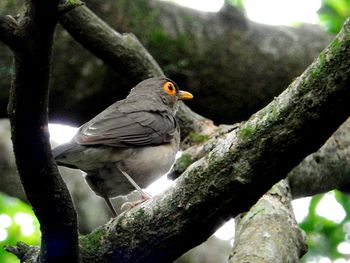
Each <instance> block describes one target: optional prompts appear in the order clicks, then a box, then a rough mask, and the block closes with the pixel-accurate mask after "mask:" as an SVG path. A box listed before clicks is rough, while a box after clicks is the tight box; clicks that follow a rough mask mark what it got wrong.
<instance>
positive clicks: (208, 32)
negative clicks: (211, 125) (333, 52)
mask: <svg viewBox="0 0 350 263" xmlns="http://www.w3.org/2000/svg"><path fill="white" fill-rule="evenodd" d="M9 1H10V0H2V1H1V2H2V3H1V4H0V9H1V8H7V9H6V10H10V11H9V13H10V14H16V13H15V12H11V8H12V9H14V8H15V7H14V6H13V5H14V4H13V3H12V4H11V5H10V4H8V5H6V3H7V2H9ZM11 2H13V1H11ZM17 2H20V1H17ZM86 3H87V5H88V7H90V8H91V9H92V10H93V11H94V12H96V13H97V15H99V16H100V17H103V19H104V20H105V21H106V22H107V23H108V24H110V25H111V26H112V27H113V28H115V29H116V30H117V31H118V32H132V33H133V34H135V35H136V36H137V37H138V39H140V42H141V43H142V44H143V45H145V47H146V48H147V50H149V51H150V53H151V54H152V56H153V57H154V58H155V59H156V61H157V62H159V63H160V66H161V68H162V69H163V70H164V72H165V74H166V75H167V76H170V77H171V78H174V80H175V81H177V82H178V84H180V86H181V87H183V89H186V90H187V89H190V91H192V92H193V93H194V94H195V96H196V98H197V99H196V100H194V101H192V102H191V104H189V105H190V107H191V109H192V110H195V111H196V112H197V113H199V114H201V115H204V116H205V117H208V118H210V119H212V120H213V121H214V122H216V123H234V122H237V121H239V120H242V119H245V118H247V117H248V116H249V115H250V114H252V113H253V112H254V111H256V110H257V109H259V108H261V107H262V106H264V105H265V104H267V103H268V102H269V101H270V100H271V99H272V98H273V96H275V95H277V94H278V93H280V92H281V91H282V90H284V89H285V88H286V87H287V85H288V84H289V83H290V82H291V81H292V79H293V78H295V77H296V76H298V75H299V74H300V73H301V72H302V71H303V70H304V69H305V68H306V66H307V65H308V64H309V63H311V61H312V60H313V58H314V57H316V56H317V54H318V52H319V51H320V50H321V49H322V48H323V47H324V46H326V44H327V43H328V41H329V36H328V35H327V34H326V33H324V32H322V30H320V29H319V28H317V27H315V26H309V25H305V26H301V27H298V28H290V27H276V26H267V25H259V24H256V23H252V22H250V21H249V20H247V18H246V17H245V16H244V15H242V14H241V13H240V12H238V11H237V10H236V9H234V8H230V7H226V8H224V9H223V10H221V12H219V13H208V14H206V13H203V12H198V11H195V10H190V9H187V8H183V7H180V6H177V5H174V4H172V3H164V2H158V1H148V0H147V1H146V0H135V1H132V3H130V1H114V0H106V1H103V3H102V2H101V1H96V0H88V1H86ZM11 6H12V7H11ZM10 7H11V8H10ZM4 14H6V13H4ZM56 40H57V41H56V44H55V52H54V58H55V61H56V63H55V65H54V68H53V72H52V76H53V82H52V84H51V86H52V90H51V91H52V92H51V96H52V99H51V102H50V115H51V117H52V118H51V119H52V120H54V121H56V122H57V121H60V122H66V123H71V124H73V123H74V124H75V125H77V126H78V125H80V124H81V123H82V122H84V121H87V120H88V119H90V118H91V117H92V116H94V115H95V114H96V113H97V112H99V111H101V110H102V109H104V108H106V107H107V106H108V105H110V104H112V103H113V102H114V101H116V100H117V99H120V98H123V97H125V95H126V94H127V93H128V89H129V88H130V87H132V86H133V83H135V81H136V79H134V78H130V77H125V76H124V77H123V76H120V74H118V73H115V71H114V69H112V68H110V67H106V66H104V65H103V64H102V63H101V61H100V60H99V59H96V58H95V57H93V56H91V54H89V52H87V51H85V50H84V49H82V48H81V47H80V46H79V45H77V44H76V43H75V42H74V41H73V40H72V39H71V38H70V37H69V35H67V34H66V32H64V31H59V32H58V33H57V37H56ZM0 56H1V61H0V75H1V77H0V90H1V92H0V94H3V95H0V115H1V116H5V105H6V101H7V90H8V89H7V87H8V85H9V83H10V74H9V72H11V67H10V65H11V59H12V58H11V55H10V54H9V53H7V52H5V50H4V47H1V54H0ZM111 57H112V56H111ZM77 94H79V95H77Z"/></svg>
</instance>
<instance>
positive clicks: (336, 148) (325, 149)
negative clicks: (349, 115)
mask: <svg viewBox="0 0 350 263" xmlns="http://www.w3.org/2000/svg"><path fill="white" fill-rule="evenodd" d="M349 174H350V119H347V120H346V122H344V123H343V124H342V125H341V126H340V127H339V129H338V130H337V131H336V132H335V133H334V134H333V135H332V136H331V137H330V138H329V139H328V140H327V142H326V143H325V144H324V145H323V146H322V147H321V148H320V149H319V150H318V151H317V152H315V153H313V154H311V155H309V156H308V157H306V158H305V159H304V160H303V161H302V162H301V163H300V164H299V165H298V166H297V167H295V168H294V169H293V170H292V171H291V172H290V173H289V174H288V180H289V184H290V187H291V191H292V196H293V198H299V197H305V196H311V195H315V194H319V193H324V192H327V191H329V190H332V189H335V188H339V187H342V186H344V185H345V184H348V183H349V182H350V179H349V176H348V175H349Z"/></svg>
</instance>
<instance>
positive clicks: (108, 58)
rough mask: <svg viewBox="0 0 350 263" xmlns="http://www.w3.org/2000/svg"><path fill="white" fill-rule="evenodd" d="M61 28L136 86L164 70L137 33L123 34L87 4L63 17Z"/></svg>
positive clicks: (161, 73)
mask: <svg viewBox="0 0 350 263" xmlns="http://www.w3.org/2000/svg"><path fill="white" fill-rule="evenodd" d="M60 23H61V25H62V26H63V27H64V28H65V29H66V30H67V31H68V32H69V33H70V34H71V35H72V37H73V38H74V39H75V40H76V41H78V42H79V43H80V44H82V45H83V46H84V47H85V48H86V49H88V50H89V51H90V52H92V53H93V54H94V55H96V56H97V57H98V58H100V59H102V60H103V61H104V62H105V63H106V64H107V65H109V66H111V67H112V68H113V69H114V70H116V71H118V72H121V73H122V74H128V75H130V78H132V79H135V84H137V83H138V82H140V81H141V80H144V79H146V78H149V77H153V76H162V75H164V74H163V71H162V70H161V69H160V67H159V66H158V64H157V63H156V62H155V61H154V59H153V58H152V56H151V55H150V54H149V53H148V51H147V50H146V49H145V48H144V47H143V46H142V45H141V43H140V42H139V41H138V39H137V38H136V37H135V36H134V35H133V34H123V35H122V34H119V33H118V32H116V31H115V30H113V29H112V28H111V27H109V26H108V25H107V24H106V23H105V22H103V21H102V20H101V19H100V18H99V17H97V16H96V15H95V14H94V13H93V12H92V11H91V10H90V9H88V8H87V7H86V6H85V5H84V6H80V7H78V8H75V9H73V10H71V11H70V12H66V13H65V14H63V15H62V16H60Z"/></svg>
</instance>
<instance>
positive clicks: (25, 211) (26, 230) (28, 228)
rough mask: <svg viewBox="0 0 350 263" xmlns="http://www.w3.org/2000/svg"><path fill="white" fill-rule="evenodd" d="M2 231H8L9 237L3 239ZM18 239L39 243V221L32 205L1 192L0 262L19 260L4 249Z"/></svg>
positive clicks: (29, 242) (27, 242)
mask: <svg viewBox="0 0 350 263" xmlns="http://www.w3.org/2000/svg"><path fill="white" fill-rule="evenodd" d="M1 233H2V234H3V233H7V238H6V239H4V240H1ZM18 241H23V242H24V243H26V244H28V245H38V244H39V241H40V231H39V223H38V221H37V219H36V217H35V216H34V213H33V211H32V209H31V208H30V206H28V205H27V204H25V203H24V202H22V201H20V200H19V199H16V198H12V197H9V196H6V195H4V194H1V193H0V262H2V263H15V262H19V260H18V259H17V257H16V256H14V255H12V254H10V253H8V252H6V251H5V250H4V246H8V245H16V242H18Z"/></svg>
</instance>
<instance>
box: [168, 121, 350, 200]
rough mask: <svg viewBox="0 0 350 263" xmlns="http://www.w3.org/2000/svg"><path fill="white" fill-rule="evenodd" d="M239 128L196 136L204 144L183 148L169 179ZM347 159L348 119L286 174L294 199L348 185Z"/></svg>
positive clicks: (227, 127)
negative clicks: (320, 145) (318, 147)
mask: <svg viewBox="0 0 350 263" xmlns="http://www.w3.org/2000/svg"><path fill="white" fill-rule="evenodd" d="M240 125H243V123H241V124H236V125H232V126H230V125H221V126H219V127H218V129H217V130H216V132H215V133H213V134H212V135H210V137H199V139H202V140H204V141H197V144H194V145H192V146H191V147H189V148H188V149H186V150H185V151H184V152H183V154H182V156H181V157H180V158H179V159H177V160H176V162H175V165H174V167H173V170H172V171H171V173H170V174H169V175H168V177H169V178H170V179H176V178H177V177H178V176H180V175H181V174H182V173H183V172H184V171H185V170H186V169H187V167H188V166H190V165H191V164H192V163H194V162H196V161H197V160H199V159H200V158H202V157H204V156H206V155H207V154H208V153H210V151H211V150H213V149H214V148H215V146H216V144H217V142H218V141H222V140H224V139H225V136H226V133H227V132H228V131H230V130H233V129H237V128H238V127H239V126H240ZM192 141H195V140H192ZM183 143H186V141H185V142H183ZM349 158H350V119H347V120H346V121H345V122H344V123H343V124H342V125H341V126H340V127H339V128H338V129H337V131H336V132H334V134H333V135H332V136H331V137H330V138H329V139H328V140H327V141H326V143H325V144H324V145H323V146H322V147H321V148H320V149H319V150H317V151H316V152H315V153H312V154H310V155H309V156H307V157H306V158H305V159H304V160H303V161H302V162H300V163H299V164H298V165H297V166H296V167H295V168H293V170H291V171H290V172H289V173H288V180H289V183H290V188H291V192H292V196H293V198H300V197H306V196H312V195H315V194H319V193H324V192H327V191H330V190H332V189H336V188H341V187H343V186H345V185H347V184H348V183H350V179H349V176H348V174H349V173H350V160H349Z"/></svg>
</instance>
